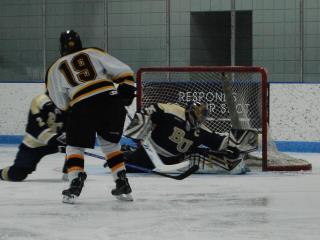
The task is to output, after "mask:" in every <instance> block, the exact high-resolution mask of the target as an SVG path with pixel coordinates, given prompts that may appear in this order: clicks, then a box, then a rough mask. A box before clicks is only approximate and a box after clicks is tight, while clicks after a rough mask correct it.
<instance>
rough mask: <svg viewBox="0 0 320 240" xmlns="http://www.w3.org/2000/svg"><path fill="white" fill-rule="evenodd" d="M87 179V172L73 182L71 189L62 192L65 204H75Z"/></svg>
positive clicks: (81, 173)
mask: <svg viewBox="0 0 320 240" xmlns="http://www.w3.org/2000/svg"><path fill="white" fill-rule="evenodd" d="M86 178H87V174H86V173H85V172H80V173H79V174H78V177H77V178H75V179H73V180H72V181H71V183H70V188H68V189H66V190H63V191H62V195H63V199H62V202H63V203H69V204H73V203H75V201H76V199H77V198H78V197H79V196H80V193H81V190H82V188H83V186H84V181H85V180H86Z"/></svg>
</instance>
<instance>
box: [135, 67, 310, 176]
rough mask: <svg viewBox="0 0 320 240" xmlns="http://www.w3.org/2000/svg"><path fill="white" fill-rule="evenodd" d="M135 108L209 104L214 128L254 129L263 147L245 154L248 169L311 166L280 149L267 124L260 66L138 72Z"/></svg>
mask: <svg viewBox="0 0 320 240" xmlns="http://www.w3.org/2000/svg"><path fill="white" fill-rule="evenodd" d="M137 86H138V94H137V109H138V110H139V109H141V108H144V107H147V106H149V105H151V104H153V103H168V102H171V103H178V104H179V105H181V106H186V104H187V103H188V102H189V101H199V102H206V103H207V104H208V109H209V117H208V120H207V121H206V123H205V125H206V126H207V127H208V128H210V129H211V130H212V131H216V132H219V133H228V132H229V130H230V129H231V128H232V127H233V128H237V129H248V128H250V129H256V130H257V131H258V132H259V133H260V134H259V139H260V141H259V150H258V151H257V152H255V153H254V154H250V155H248V156H247V159H246V162H247V163H248V165H249V167H251V168H255V169H262V170H263V171H267V170H269V171H270V170H271V171H298V170H310V169H311V164H309V163H308V162H307V161H305V160H303V159H297V158H293V157H291V156H289V155H287V154H285V153H282V152H280V151H278V149H277V147H276V145H275V143H274V141H273V140H272V138H271V136H270V134H269V133H270V132H269V130H268V129H269V126H268V96H269V94H268V83H267V73H266V70H265V69H264V68H261V67H238V66H234V67H230V66H224V67H214V66H202V67H196V66H193V67H152V68H141V69H140V70H139V71H138V72H137Z"/></svg>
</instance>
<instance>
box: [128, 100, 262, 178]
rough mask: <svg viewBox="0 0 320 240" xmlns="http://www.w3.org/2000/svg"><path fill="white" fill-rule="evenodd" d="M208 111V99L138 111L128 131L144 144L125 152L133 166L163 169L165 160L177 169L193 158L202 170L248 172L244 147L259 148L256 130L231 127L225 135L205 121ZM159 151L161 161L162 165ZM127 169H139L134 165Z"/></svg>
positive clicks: (248, 149)
mask: <svg viewBox="0 0 320 240" xmlns="http://www.w3.org/2000/svg"><path fill="white" fill-rule="evenodd" d="M207 111H208V110H207V106H206V104H205V103H199V102H191V103H189V104H188V106H187V107H186V108H184V107H181V106H179V105H177V104H171V103H167V104H163V103H158V104H153V105H151V106H149V107H147V108H145V109H143V110H142V111H141V112H140V113H139V112H138V113H136V114H135V116H134V118H133V120H132V121H131V123H130V125H129V126H128V127H127V129H126V131H125V135H126V136H127V137H129V138H132V139H135V140H142V144H141V145H140V146H139V147H138V148H137V149H136V150H135V151H129V152H126V154H125V156H126V161H127V162H128V163H131V166H132V164H134V165H135V166H140V167H143V168H148V169H154V168H158V170H161V168H162V166H163V165H162V166H161V164H162V163H163V164H165V165H171V169H174V166H177V167H178V166H179V167H181V166H184V165H181V164H180V162H183V161H186V160H189V161H190V164H192V163H191V162H192V161H193V163H194V164H197V165H199V167H200V169H199V171H200V172H203V173H220V172H221V173H222V172H224V173H237V174H239V173H245V172H246V170H247V168H246V166H245V165H244V162H243V157H244V154H243V150H244V148H243V147H245V152H248V151H251V150H255V149H256V140H257V139H256V137H257V134H256V132H255V131H253V130H231V131H230V134H223V135H222V134H218V133H215V132H212V131H210V130H209V129H208V128H207V127H206V126H205V125H204V124H203V123H204V122H205V120H206V118H207ZM249 142H251V143H250V144H249ZM200 146H202V147H200ZM241 147H242V148H241ZM240 148H241V149H240ZM150 149H151V150H150ZM156 155H158V156H159V157H160V159H161V161H162V163H161V164H160V165H159V160H156V159H157V156H156ZM128 166H130V164H128ZM166 168H167V167H166ZM128 170H129V171H131V172H136V171H137V169H132V167H131V168H129V167H128ZM177 170H179V169H177Z"/></svg>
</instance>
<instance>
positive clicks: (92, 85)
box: [46, 30, 135, 203]
mask: <svg viewBox="0 0 320 240" xmlns="http://www.w3.org/2000/svg"><path fill="white" fill-rule="evenodd" d="M60 53H61V58H59V59H58V60H57V61H56V62H55V63H54V64H52V66H51V67H50V68H49V69H48V71H47V74H46V86H47V89H48V91H49V96H50V97H51V99H52V101H53V102H54V103H55V104H56V106H57V107H58V108H60V109H62V110H65V111H68V118H67V128H66V131H67V148H66V154H67V167H68V177H69V181H70V187H69V188H68V189H66V190H64V191H63V192H62V194H63V202H65V203H73V202H74V201H75V199H76V198H77V197H78V196H79V195H80V193H81V190H82V188H83V186H84V181H85V180H86V177H87V175H86V172H85V170H84V150H85V148H94V145H95V138H96V134H97V136H98V138H99V142H100V146H101V150H102V152H103V153H104V155H105V158H106V160H107V163H108V167H109V168H110V169H111V172H112V176H113V178H114V181H115V183H116V187H115V188H114V189H113V190H112V191H111V193H112V195H114V196H116V197H117V198H118V199H121V200H128V201H132V200H133V199H132V196H131V191H132V190H131V187H130V185H129V182H128V179H127V177H126V169H125V164H124V160H123V153H122V152H121V146H120V143H119V141H120V138H121V136H122V133H123V127H124V122H125V116H126V111H125V106H128V105H130V104H131V103H132V101H133V98H134V96H135V86H134V85H135V83H134V73H133V71H132V69H131V68H130V67H129V66H128V65H126V64H124V63H123V62H121V61H120V60H118V59H116V58H115V57H112V56H111V55H109V54H107V53H106V52H105V51H103V50H101V49H98V48H83V47H82V42H81V39H80V37H79V35H78V33H76V32H75V31H73V30H68V31H65V32H63V33H61V36H60ZM116 86H117V87H116Z"/></svg>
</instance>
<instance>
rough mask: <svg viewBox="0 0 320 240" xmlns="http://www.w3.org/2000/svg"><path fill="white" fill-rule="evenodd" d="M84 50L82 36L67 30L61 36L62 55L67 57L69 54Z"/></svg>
mask: <svg viewBox="0 0 320 240" xmlns="http://www.w3.org/2000/svg"><path fill="white" fill-rule="evenodd" d="M81 49H82V43H81V39H80V36H79V34H78V33H77V32H75V31H73V30H67V31H65V32H62V33H61V34H60V54H61V56H65V55H67V54H70V53H73V52H76V51H79V50H81Z"/></svg>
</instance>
